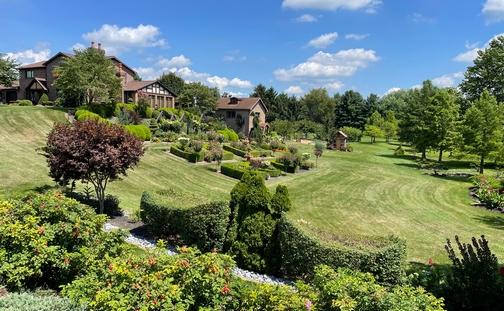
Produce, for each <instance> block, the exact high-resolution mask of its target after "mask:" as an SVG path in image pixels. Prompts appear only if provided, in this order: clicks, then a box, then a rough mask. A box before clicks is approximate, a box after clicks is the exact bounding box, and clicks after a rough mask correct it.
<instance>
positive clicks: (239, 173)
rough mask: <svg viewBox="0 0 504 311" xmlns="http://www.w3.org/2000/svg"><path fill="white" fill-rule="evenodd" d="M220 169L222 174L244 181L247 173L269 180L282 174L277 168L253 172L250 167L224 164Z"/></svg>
mask: <svg viewBox="0 0 504 311" xmlns="http://www.w3.org/2000/svg"><path fill="white" fill-rule="evenodd" d="M220 169H221V173H222V174H224V175H226V176H229V177H233V178H236V179H239V180H241V179H242V177H243V175H244V174H245V173H249V174H250V175H259V176H262V177H263V178H264V179H268V177H278V176H281V174H282V172H281V171H280V170H278V169H275V168H261V169H258V170H251V169H250V167H247V166H243V165H242V164H235V163H226V164H222V165H221V168H220Z"/></svg>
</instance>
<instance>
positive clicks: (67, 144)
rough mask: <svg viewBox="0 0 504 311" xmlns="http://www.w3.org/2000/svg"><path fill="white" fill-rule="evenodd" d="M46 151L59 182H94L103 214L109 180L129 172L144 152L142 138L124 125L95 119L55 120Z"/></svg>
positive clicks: (50, 174)
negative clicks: (129, 131)
mask: <svg viewBox="0 0 504 311" xmlns="http://www.w3.org/2000/svg"><path fill="white" fill-rule="evenodd" d="M44 151H45V152H46V157H47V163H48V165H49V176H51V177H52V178H53V179H54V180H55V181H56V182H59V183H61V184H67V183H68V182H69V181H71V180H81V181H83V182H91V183H92V184H93V186H94V188H95V192H96V196H97V198H98V202H99V204H100V213H101V214H103V211H104V200H105V189H106V187H107V184H108V183H109V182H112V181H115V180H118V179H120V178H121V176H126V175H127V170H128V169H130V168H133V167H134V166H136V165H137V164H138V162H139V161H140V157H141V156H142V155H143V154H144V149H143V147H142V142H141V141H140V140H139V139H138V138H136V137H135V136H133V135H132V134H130V133H128V132H127V131H126V129H125V128H124V127H122V126H120V125H115V124H109V123H107V122H100V121H97V120H94V119H88V120H85V121H76V122H75V123H74V124H73V125H72V124H68V123H65V124H55V125H54V128H53V129H52V131H51V132H50V133H49V134H48V136H47V144H46V146H45V147H44Z"/></svg>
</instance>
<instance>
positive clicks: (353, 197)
mask: <svg viewBox="0 0 504 311" xmlns="http://www.w3.org/2000/svg"><path fill="white" fill-rule="evenodd" d="M64 120H65V117H64V113H63V112H61V111H57V110H53V109H48V108H37V107H0V141H1V143H0V157H1V159H2V160H1V161H0V178H1V180H2V186H1V188H3V189H5V190H7V191H11V190H28V189H35V188H37V187H42V186H44V185H53V184H54V183H53V182H52V181H51V179H50V178H49V177H48V176H47V172H48V169H47V166H46V164H45V159H44V158H43V157H42V156H40V155H37V153H36V151H35V149H36V148H38V147H41V146H43V145H44V139H45V136H46V134H47V133H48V132H49V130H50V129H51V125H52V124H53V122H55V121H58V122H61V121H64ZM353 146H354V147H355V152H353V153H345V152H339V151H330V150H326V151H324V154H323V156H322V157H321V158H320V159H319V168H318V169H316V170H311V171H309V172H305V173H301V174H296V175H290V176H288V177H284V178H280V179H275V180H272V181H268V183H267V185H268V187H269V188H270V189H272V190H274V188H275V187H276V185H278V184H284V185H287V187H288V188H289V191H290V194H291V197H292V199H293V203H294V207H293V210H292V211H291V212H289V217H291V218H292V219H294V220H304V221H307V222H309V223H310V224H311V225H312V226H313V227H315V228H321V229H325V230H328V231H330V232H333V233H337V234H345V235H352V234H364V235H388V234H394V235H397V236H399V237H401V238H404V239H406V241H407V244H408V260H409V261H411V262H420V263H427V262H428V260H429V258H433V259H434V261H436V262H447V261H448V260H447V256H446V254H445V251H444V244H445V239H446V238H451V239H452V240H453V236H454V235H459V236H460V237H461V240H462V241H464V242H469V241H470V238H471V237H472V236H476V237H479V236H480V235H483V234H484V235H485V236H486V237H487V240H488V241H489V242H490V247H491V249H492V250H493V251H494V252H495V253H496V255H497V256H498V257H500V258H501V260H503V259H504V235H503V233H504V232H503V229H504V216H503V215H501V214H500V213H496V212H492V211H486V210H483V209H480V208H475V207H472V206H471V203H472V202H473V201H472V200H471V199H470V198H469V197H468V194H469V191H468V187H470V185H471V184H470V183H469V181H468V180H467V179H460V178H439V177H433V176H429V175H426V174H425V172H423V171H419V170H417V169H415V167H416V166H415V165H414V163H413V162H411V160H410V159H409V157H396V156H393V150H394V149H395V147H396V146H395V145H392V144H387V143H385V142H379V143H378V144H373V145H371V144H369V143H368V142H363V143H357V144H353ZM299 147H300V151H301V152H311V151H312V149H313V146H312V145H299ZM166 149H167V147H166V145H161V144H150V145H149V146H148V150H147V152H146V154H145V156H144V157H143V158H142V160H141V163H140V165H139V167H137V168H136V169H135V170H134V171H131V172H130V173H129V176H128V177H126V178H125V179H124V180H122V181H117V182H113V183H111V184H110V185H109V186H108V188H107V192H108V193H111V194H114V195H117V196H119V198H120V199H121V207H122V208H124V209H127V210H130V211H133V210H135V209H138V207H139V202H140V196H141V193H142V191H144V190H151V191H155V190H159V189H166V188H173V189H175V190H181V191H191V192H193V193H195V194H197V195H200V196H201V197H204V198H209V199H228V198H229V192H230V191H231V189H232V187H233V186H234V185H235V184H236V180H234V179H231V178H228V177H226V176H222V175H219V174H216V173H215V172H214V171H213V169H214V166H208V165H198V166H197V165H194V164H190V163H187V162H186V161H184V160H180V159H178V158H176V157H174V156H172V155H170V154H168V153H166V152H165V150H166ZM456 164H457V165H458V166H459V167H460V169H456V171H467V172H469V163H460V162H459V163H456Z"/></svg>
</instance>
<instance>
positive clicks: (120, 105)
mask: <svg viewBox="0 0 504 311" xmlns="http://www.w3.org/2000/svg"><path fill="white" fill-rule="evenodd" d="M135 106H136V105H135V104H125V103H117V104H116V105H115V109H114V117H119V113H120V112H121V111H122V110H127V111H131V112H134V111H135Z"/></svg>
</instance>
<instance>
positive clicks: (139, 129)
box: [124, 124, 152, 141]
mask: <svg viewBox="0 0 504 311" xmlns="http://www.w3.org/2000/svg"><path fill="white" fill-rule="evenodd" d="M124 128H125V129H126V131H128V133H131V134H133V135H135V136H136V137H137V138H138V139H140V140H143V141H145V140H151V138H152V132H151V131H150V130H149V128H148V127H147V126H145V125H142V124H139V125H133V124H130V125H126V126H124Z"/></svg>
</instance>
